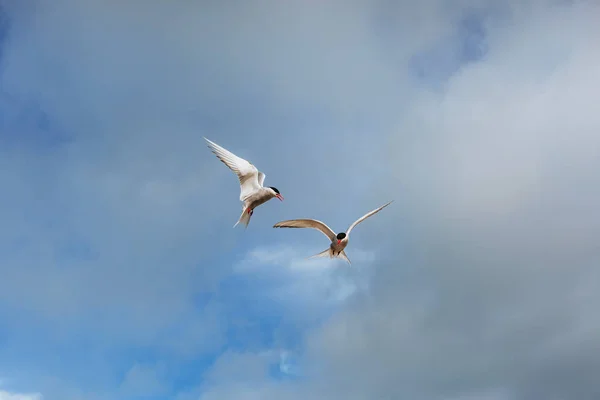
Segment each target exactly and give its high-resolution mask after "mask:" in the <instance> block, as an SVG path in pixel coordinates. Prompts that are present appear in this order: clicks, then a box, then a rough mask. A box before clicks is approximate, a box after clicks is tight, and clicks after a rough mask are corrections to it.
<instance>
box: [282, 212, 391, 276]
mask: <svg viewBox="0 0 600 400" xmlns="http://www.w3.org/2000/svg"><path fill="white" fill-rule="evenodd" d="M393 201H394V200H392V201H390V202H389V203H387V204H385V205H383V206H381V207H379V208H377V209H375V210H373V211H370V212H368V213H367V214H365V215H363V216H362V217H360V218H359V219H357V220H356V221H354V223H352V225H350V227H349V228H348V230H347V231H346V232H340V233H338V234H337V235H336V233H335V232H334V231H333V230H332V229H331V228H330V227H328V226H327V225H326V224H325V223H324V222H321V221H318V220H316V219H290V220H287V221H281V222H278V223H276V224H275V225H273V228H313V229H317V230H319V231H321V232H322V233H323V234H324V235H325V236H327V238H328V239H329V240H331V244H330V245H329V248H328V249H326V250H323V251H322V252H320V253H319V254H315V255H314V256H311V257H308V258H315V257H327V256H329V258H338V257H339V258H343V259H344V260H346V261H347V262H348V264H352V263H351V262H350V259H349V258H348V256H347V255H346V252H345V251H344V249H345V248H346V246H348V240H349V239H350V232H351V231H352V229H354V227H355V226H356V225H358V224H360V223H361V222H363V221H364V220H365V219H367V218H369V217H370V216H372V215H374V214H377V213H378V212H379V211H381V210H383V209H384V208H385V207H387V206H389V205H390V204H391V203H392V202H393Z"/></svg>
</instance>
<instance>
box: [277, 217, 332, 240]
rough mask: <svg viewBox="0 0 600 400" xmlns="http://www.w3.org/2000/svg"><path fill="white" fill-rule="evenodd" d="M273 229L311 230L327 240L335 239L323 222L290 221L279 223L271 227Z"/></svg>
mask: <svg viewBox="0 0 600 400" xmlns="http://www.w3.org/2000/svg"><path fill="white" fill-rule="evenodd" d="M273 228H313V229H318V230H319V231H321V232H322V233H323V234H324V235H325V236H327V237H328V238H329V240H331V241H333V240H334V239H335V236H336V235H335V232H334V231H332V230H331V228H330V227H328V226H327V225H326V224H325V223H324V222H321V221H317V220H316V219H290V220H287V221H281V222H278V223H276V224H275V225H273Z"/></svg>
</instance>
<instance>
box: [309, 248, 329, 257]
mask: <svg viewBox="0 0 600 400" xmlns="http://www.w3.org/2000/svg"><path fill="white" fill-rule="evenodd" d="M332 256H333V254H332V253H331V248H327V249H325V250H323V251H322V252H320V253H319V254H315V255H314V256H310V257H306V259H307V260H310V259H311V258H320V257H329V258H331V257H332Z"/></svg>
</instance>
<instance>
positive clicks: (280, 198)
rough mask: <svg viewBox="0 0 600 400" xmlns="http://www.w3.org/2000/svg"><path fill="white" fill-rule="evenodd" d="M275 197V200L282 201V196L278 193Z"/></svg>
mask: <svg viewBox="0 0 600 400" xmlns="http://www.w3.org/2000/svg"><path fill="white" fill-rule="evenodd" d="M275 197H277V198H278V199H279V201H283V196H282V195H280V194H279V193H277V194H276V195H275Z"/></svg>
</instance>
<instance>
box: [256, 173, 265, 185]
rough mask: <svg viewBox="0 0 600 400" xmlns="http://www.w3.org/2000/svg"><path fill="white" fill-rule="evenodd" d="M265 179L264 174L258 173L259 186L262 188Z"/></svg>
mask: <svg viewBox="0 0 600 400" xmlns="http://www.w3.org/2000/svg"><path fill="white" fill-rule="evenodd" d="M265 177H266V175H265V174H263V173H262V172H260V171H258V184H259V185H260V186H261V187H262V186H264V184H265Z"/></svg>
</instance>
